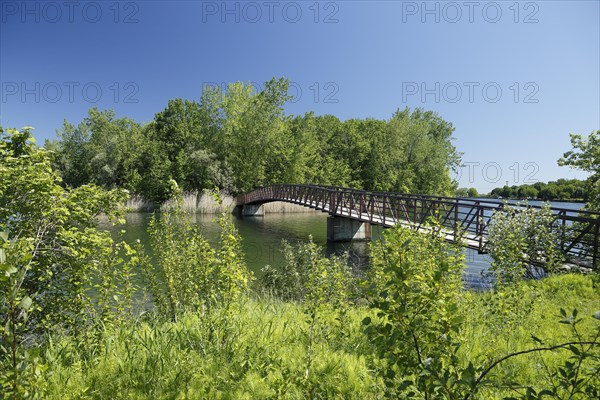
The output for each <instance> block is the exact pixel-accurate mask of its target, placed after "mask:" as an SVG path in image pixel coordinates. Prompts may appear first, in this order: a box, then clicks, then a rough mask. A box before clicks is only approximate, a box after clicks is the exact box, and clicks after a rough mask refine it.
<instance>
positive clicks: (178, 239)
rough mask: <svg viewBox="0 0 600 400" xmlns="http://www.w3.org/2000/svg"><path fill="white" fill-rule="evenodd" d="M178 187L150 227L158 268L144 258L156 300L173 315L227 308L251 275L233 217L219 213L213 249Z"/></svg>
mask: <svg viewBox="0 0 600 400" xmlns="http://www.w3.org/2000/svg"><path fill="white" fill-rule="evenodd" d="M173 185H174V186H176V183H174V182H173ZM174 191H175V192H176V193H178V195H177V196H176V198H175V200H176V201H175V202H171V203H170V206H169V207H166V208H165V209H164V210H163V212H162V213H161V214H155V215H154V216H153V217H152V219H151V221H150V225H149V234H150V240H151V245H152V251H153V254H154V257H155V260H156V266H153V265H151V263H149V262H146V265H145V273H144V274H145V276H146V278H147V282H148V287H149V288H150V290H151V294H152V295H153V297H154V300H155V304H156V305H157V308H158V310H159V312H160V313H162V314H164V315H168V316H169V318H172V319H176V318H177V315H178V314H179V313H180V312H183V311H198V310H199V311H201V312H203V311H208V312H210V310H211V308H213V307H214V306H215V305H217V304H218V305H220V309H221V310H228V309H229V308H230V307H232V306H234V305H235V303H236V301H237V300H239V298H240V295H241V294H242V293H244V292H245V291H246V290H247V287H248V280H249V279H250V278H251V275H250V273H249V271H248V269H247V267H246V264H245V262H244V260H243V255H242V251H241V247H240V237H239V235H238V233H237V231H236V230H235V228H234V226H233V224H232V222H231V218H230V217H229V216H228V215H225V214H221V215H220V217H219V220H218V222H219V225H220V227H221V234H220V248H216V249H215V248H213V247H211V245H210V243H209V242H208V241H207V240H206V238H204V236H203V235H202V231H201V229H200V227H199V226H198V225H197V224H195V223H194V222H193V220H192V217H191V214H190V213H186V212H185V211H184V210H183V204H182V197H181V193H180V192H179V191H178V190H174Z"/></svg>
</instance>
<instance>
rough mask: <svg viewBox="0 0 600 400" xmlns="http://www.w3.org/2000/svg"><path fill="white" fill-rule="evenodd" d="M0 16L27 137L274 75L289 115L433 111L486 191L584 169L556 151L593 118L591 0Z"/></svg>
mask: <svg viewBox="0 0 600 400" xmlns="http://www.w3.org/2000/svg"><path fill="white" fill-rule="evenodd" d="M0 24H1V27H0V84H1V86H0V89H1V93H0V124H1V125H2V126H4V127H23V126H27V125H29V126H33V127H35V134H36V136H37V137H38V139H40V140H43V139H45V138H53V137H55V134H56V130H57V129H58V128H60V127H61V126H62V122H63V119H65V118H66V119H67V120H68V121H70V122H74V123H77V122H79V121H81V119H82V118H83V117H84V116H85V115H86V113H87V110H88V109H89V108H91V107H94V106H96V107H99V108H100V109H106V108H112V109H114V110H115V111H116V112H117V115H119V116H130V117H133V118H135V119H136V120H137V121H139V122H147V121H150V120H152V118H153V116H154V114H155V113H156V112H158V111H160V110H162V109H163V108H164V107H165V106H166V104H167V101H168V100H169V99H172V98H176V97H182V98H187V99H199V98H200V94H201V91H202V87H203V85H205V84H210V83H217V84H221V83H225V82H231V81H244V82H248V81H252V82H257V83H262V82H264V81H266V80H268V79H270V78H271V77H273V76H277V77H287V78H289V79H290V81H292V82H293V85H292V87H293V91H292V90H291V91H290V94H299V93H301V95H298V96H297V98H296V101H295V102H294V103H292V104H289V105H288V107H287V110H288V112H290V113H293V114H302V113H304V112H306V111H311V110H312V111H315V113H316V114H333V115H336V116H338V117H339V118H341V119H348V118H353V117H359V118H366V117H374V118H381V119H387V118H389V117H390V116H391V115H392V113H393V112H394V111H395V110H396V109H397V108H404V107H406V106H408V107H410V108H414V107H423V108H425V109H429V110H434V111H436V112H438V113H439V114H440V115H441V116H442V117H443V118H445V119H446V120H449V121H451V122H452V123H453V124H454V126H455V127H456V131H455V137H456V142H455V144H456V146H457V148H458V149H459V150H460V151H461V152H463V153H464V156H463V160H464V162H465V163H467V166H466V167H464V168H463V169H462V174H461V175H462V176H461V177H460V183H461V185H462V186H475V187H477V188H478V189H479V190H481V191H484V192H487V191H489V190H490V189H492V188H493V187H496V186H501V185H503V184H504V183H505V181H509V184H511V185H512V184H522V183H524V182H526V179H527V178H529V181H531V180H536V179H537V180H541V181H547V180H553V179H557V178H561V177H563V178H569V177H580V178H581V177H585V175H583V174H580V173H575V172H573V171H571V170H569V169H568V168H564V167H558V166H557V165H556V160H557V159H558V158H559V157H560V155H561V154H562V153H563V152H564V151H567V150H569V148H570V144H569V137H568V134H569V133H572V132H573V133H582V134H589V133H590V132H591V131H592V130H597V129H600V28H599V26H600V7H599V1H597V0H591V1H537V2H518V3H517V4H516V5H515V1H506V2H505V1H498V2H487V1H481V2H479V1H473V2H466V1H457V2H434V1H430V2H426V3H425V2H422V1H416V2H412V1H330V2H326V1H325V2H317V3H316V2H315V1H307V2H304V1H296V2H293V1H292V2H290V1H282V2H279V1H256V2H248V1H238V2H236V1H233V2H225V3H224V2H221V1H216V2H213V1H204V2H202V1H179V2H178V1H169V2H166V1H131V2H128V1H120V2H116V1H96V2H87V1H78V2H70V1H63V0H61V1H56V2H53V1H50V2H47V1H28V2H23V1H6V0H1V1H0ZM98 90H99V91H100V92H99V91H98ZM499 91H500V92H501V93H500V92H499ZM469 166H470V167H469ZM470 175H471V176H470ZM470 179H471V180H472V182H469V180H470Z"/></svg>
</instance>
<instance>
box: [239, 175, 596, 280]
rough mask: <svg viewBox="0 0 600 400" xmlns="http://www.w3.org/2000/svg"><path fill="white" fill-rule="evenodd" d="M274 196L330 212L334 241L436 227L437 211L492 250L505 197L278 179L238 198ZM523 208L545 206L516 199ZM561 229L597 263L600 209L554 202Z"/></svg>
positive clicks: (568, 244)
mask: <svg viewBox="0 0 600 400" xmlns="http://www.w3.org/2000/svg"><path fill="white" fill-rule="evenodd" d="M273 201H283V202H288V203H293V204H299V205H302V206H305V207H310V208H313V209H315V210H320V211H323V212H326V213H328V214H329V218H328V220H327V240H328V241H334V242H335V241H350V240H369V239H370V238H371V225H380V226H383V227H384V228H389V227H392V226H395V225H402V226H406V227H409V228H412V229H416V230H420V231H423V232H428V231H429V232H430V231H431V229H432V228H431V227H430V225H429V224H428V222H429V220H430V218H432V217H435V218H436V220H437V221H438V223H439V225H440V226H441V232H442V234H443V235H444V236H445V239H446V240H447V241H450V242H454V241H455V240H456V238H457V237H459V236H460V238H461V243H462V244H463V245H464V246H465V247H468V248H471V249H475V250H477V251H479V252H480V253H484V252H485V251H486V247H485V244H486V242H487V233H488V227H489V223H490V221H491V217H492V215H493V214H494V213H495V212H500V211H502V209H503V207H504V206H505V203H503V202H501V201H497V200H487V199H468V198H456V197H443V196H429V195H413V194H399V193H390V192H370V191H364V190H356V189H349V188H344V187H337V186H320V185H287V184H286V185H272V186H266V187H261V188H258V189H256V190H253V191H251V192H248V193H245V194H241V195H239V196H238V197H237V199H236V205H237V208H238V210H239V211H240V212H241V214H242V215H243V216H261V215H264V212H263V207H262V205H263V204H264V203H269V202H273ZM511 207H517V208H524V207H530V208H541V207H540V206H534V205H527V206H524V205H515V204H511ZM551 211H552V213H553V215H554V218H555V219H554V225H555V226H557V227H558V228H559V229H558V231H559V232H561V233H560V236H561V237H560V249H561V251H562V252H563V253H564V254H565V256H566V257H567V259H568V260H570V261H571V262H572V263H574V264H577V265H580V266H585V267H588V268H593V269H597V265H598V262H599V255H600V254H599V248H598V244H599V243H598V242H599V237H600V213H598V212H591V211H584V210H573V209H568V208H560V207H551Z"/></svg>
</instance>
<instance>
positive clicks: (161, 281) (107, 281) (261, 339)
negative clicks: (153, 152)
mask: <svg viewBox="0 0 600 400" xmlns="http://www.w3.org/2000/svg"><path fill="white" fill-rule="evenodd" d="M0 134H2V133H0ZM0 157H1V159H0V161H1V162H0V172H1V173H2V176H3V179H2V180H1V181H0V222H1V224H2V225H1V227H0V232H1V234H0V268H1V269H0V272H1V273H0V318H1V324H0V393H1V394H2V396H3V397H5V398H11V399H13V398H14V399H19V398H56V399H58V398H60V399H63V398H98V399H101V398H102V399H104V398H199V399H200V398H224V399H227V398H232V399H233V398H248V399H254V398H291V399H303V398H315V399H317V398H323V399H325V398H326V399H329V398H356V399H369V398H372V399H377V398H382V397H389V398H411V397H412V398H419V399H438V398H441V399H489V398H519V399H538V398H544V397H552V398H560V399H589V398H598V396H599V394H600V393H599V388H600V376H599V368H600V351H599V343H600V337H599V336H600V322H599V321H598V319H600V313H599V312H598V304H600V289H599V286H600V282H599V279H598V276H597V275H596V274H591V275H573V274H571V275H558V276H551V277H549V278H547V279H544V280H541V281H525V280H523V276H524V275H525V273H526V270H527V265H526V264H525V263H523V262H522V257H521V256H522V254H523V253H527V254H533V255H535V256H537V257H540V258H541V259H544V260H547V261H548V262H549V264H552V263H554V262H555V261H556V260H557V259H558V258H557V257H559V255H556V254H554V253H552V244H553V242H554V240H555V238H554V236H553V233H552V229H551V227H550V226H544V221H545V219H546V218H548V215H546V214H544V212H545V211H544V210H542V211H536V210H533V209H530V210H528V211H527V212H526V213H522V214H515V213H511V212H508V213H502V214H499V215H500V217H499V218H496V219H495V220H494V222H493V224H492V225H491V226H490V238H491V239H490V240H491V242H492V244H493V246H492V248H491V251H492V255H493V257H494V263H493V268H492V273H494V276H495V281H496V284H495V287H494V289H493V290H490V291H489V292H484V293H476V292H470V291H467V290H465V289H464V288H463V285H462V282H461V276H462V271H463V269H464V259H463V255H462V254H463V253H462V251H460V248H459V247H456V246H453V245H449V244H447V243H446V242H445V241H444V240H443V238H442V235H441V234H440V233H439V232H438V231H437V230H436V229H435V221H432V223H433V224H434V225H432V230H431V232H432V233H431V234H430V235H423V234H420V233H418V232H415V231H412V230H407V229H403V228H396V229H389V230H386V232H385V234H384V240H383V241H381V242H374V243H373V245H372V249H371V250H372V251H371V253H372V268H371V270H370V271H369V272H368V273H367V274H366V275H364V276H363V275H359V276H360V277H358V278H357V277H356V274H352V273H351V271H350V269H349V267H348V264H347V263H346V261H345V260H344V258H343V257H333V258H325V257H323V256H322V253H321V250H320V249H319V248H318V246H316V245H315V244H313V243H308V244H305V245H300V246H298V247H293V246H290V245H288V244H284V245H283V252H284V256H285V262H284V263H283V265H281V266H280V268H276V269H273V268H265V270H264V271H263V272H264V274H263V275H264V278H262V279H261V280H260V281H255V280H253V277H252V275H251V273H250V272H249V271H248V269H247V268H246V265H245V263H244V258H243V254H242V252H241V247H240V240H241V239H240V237H239V236H238V234H237V232H236V231H235V229H234V228H233V225H232V223H231V219H230V217H229V216H228V215H226V214H222V215H221V216H220V217H219V225H220V227H221V235H220V240H219V243H217V244H216V245H210V244H209V243H208V241H207V240H206V239H205V238H204V237H203V236H202V232H201V231H199V229H198V228H197V226H195V225H194V224H193V223H192V220H191V217H190V215H189V214H188V213H186V212H185V211H184V209H183V204H182V197H181V189H180V188H179V186H178V185H177V184H176V183H175V181H170V183H169V184H170V185H171V189H170V191H171V192H172V193H174V194H175V197H174V199H175V200H174V201H172V202H170V203H169V205H168V206H167V207H165V209H164V210H163V212H162V213H161V214H157V215H155V217H154V219H153V221H152V223H151V224H150V225H151V226H150V232H149V233H150V237H151V248H150V249H142V248H141V247H140V246H136V245H133V244H127V243H125V242H122V241H119V240H114V239H112V238H111V236H110V234H109V233H108V232H106V231H101V230H99V229H98V228H97V227H96V223H95V221H96V218H97V216H99V215H101V214H102V215H107V216H108V217H110V218H111V219H112V220H113V222H114V223H115V224H121V223H122V222H123V221H122V218H121V215H122V214H121V212H120V210H119V207H120V205H122V204H123V203H124V199H125V197H126V194H125V193H124V192H122V191H119V190H113V191H104V190H102V189H100V188H98V187H96V186H93V185H83V186H81V187H78V188H76V189H65V188H64V187H62V186H61V179H60V176H59V175H58V173H57V172H56V171H54V170H53V169H52V168H51V156H50V155H49V154H48V152H47V151H46V150H45V149H43V148H38V147H36V146H35V145H34V144H33V142H32V140H31V136H30V134H29V132H27V131H24V132H19V131H15V130H9V131H8V132H7V133H6V134H2V140H1V141H0ZM216 201H217V202H219V201H220V200H219V196H218V194H217V197H216ZM535 224H541V225H539V226H534V225H535ZM436 232H437V233H436ZM494 238H498V239H502V240H496V239H494ZM150 253H152V255H153V259H152V260H153V261H151V259H150V257H149V254H150ZM551 267H552V265H549V268H551Z"/></svg>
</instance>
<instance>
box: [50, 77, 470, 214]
mask: <svg viewBox="0 0 600 400" xmlns="http://www.w3.org/2000/svg"><path fill="white" fill-rule="evenodd" d="M287 92H288V81H287V80H286V79H275V78H273V79H271V80H270V81H268V82H266V83H265V85H264V88H263V90H261V91H260V92H256V91H255V90H254V86H253V85H252V84H251V83H248V84H243V83H241V82H237V83H231V84H229V85H228V86H227V88H226V89H225V90H222V89H221V88H207V89H205V91H204V92H203V94H202V97H201V99H200V101H199V102H196V101H190V100H183V99H173V100H170V101H169V103H168V104H167V106H166V108H165V109H164V110H163V111H161V112H158V113H157V114H156V115H155V118H154V120H153V121H152V122H150V123H149V124H147V125H144V126H141V125H140V124H137V123H136V122H135V121H133V120H131V119H130V118H126V117H125V118H116V116H115V113H114V112H113V111H110V110H109V111H99V110H97V109H95V108H93V109H91V110H89V113H88V116H87V117H86V118H85V119H84V120H83V121H82V122H81V123H80V124H78V125H77V126H75V125H73V124H70V123H68V122H67V121H65V123H64V126H63V128H62V129H61V131H60V132H59V134H58V140H57V141H55V142H47V143H46V147H47V148H48V149H51V150H52V151H53V154H54V157H53V165H54V167H55V168H56V169H57V170H58V171H60V174H61V176H62V178H63V181H64V184H65V185H67V186H73V187H78V186H81V185H83V184H86V183H94V184H97V185H100V186H102V187H104V188H107V189H112V188H115V187H120V188H124V189H127V190H129V191H131V192H132V193H134V194H136V195H141V196H144V197H145V198H147V199H149V200H152V201H154V202H156V203H161V202H164V201H165V200H167V199H169V198H171V197H172V196H173V193H172V191H171V189H172V187H171V185H170V184H169V181H170V180H171V179H174V180H175V181H176V182H177V183H178V184H179V185H180V187H181V188H182V190H183V191H185V192H200V191H202V190H203V189H212V188H214V187H217V188H219V189H221V190H223V191H226V192H229V193H232V194H236V193H240V192H245V191H249V190H251V189H254V188H256V187H258V186H262V185H269V184H274V183H311V184H323V185H339V186H351V187H355V188H359V189H361V188H362V189H367V190H378V191H400V192H410V193H426V194H451V193H452V191H453V189H454V183H453V182H452V181H451V179H450V171H451V170H452V169H456V168H458V165H459V162H460V154H459V153H458V152H457V151H456V149H455V148H454V146H453V145H452V133H453V131H454V127H453V126H452V124H450V123H449V122H447V121H444V120H443V119H442V118H441V117H439V116H438V115H437V114H435V113H434V112H431V111H423V110H421V109H415V110H414V111H412V112H410V110H409V109H404V110H402V111H400V110H398V111H397V112H396V113H394V115H393V116H392V118H391V119H390V120H388V121H383V120H375V119H364V120H361V119H350V120H347V121H344V122H342V121H340V120H339V119H338V118H337V117H335V116H332V115H324V116H315V115H314V113H312V112H308V113H306V114H305V115H303V116H290V115H286V113H285V112H284V105H285V103H286V102H287V101H288V100H289V99H290V96H288V93H287Z"/></svg>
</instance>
